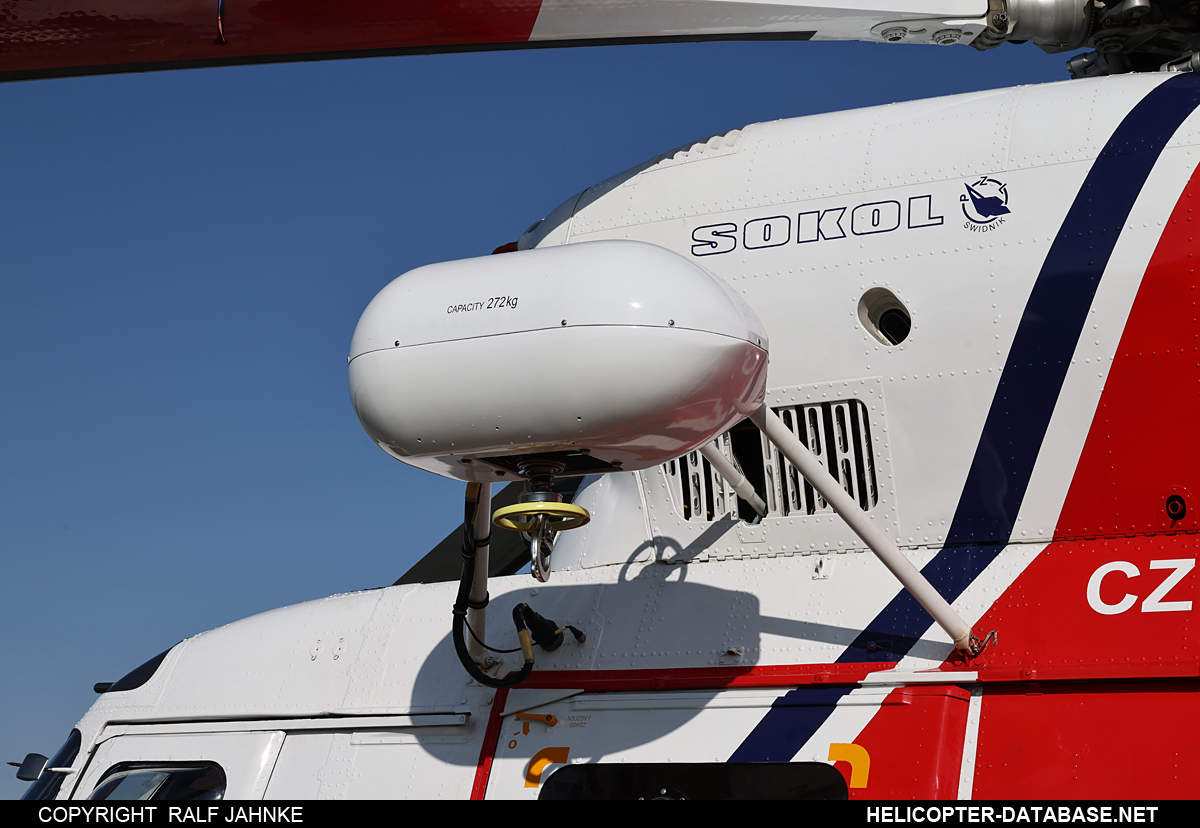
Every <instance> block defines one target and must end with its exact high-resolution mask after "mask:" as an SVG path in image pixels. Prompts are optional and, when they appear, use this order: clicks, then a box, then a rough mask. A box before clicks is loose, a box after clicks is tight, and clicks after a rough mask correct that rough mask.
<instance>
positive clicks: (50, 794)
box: [21, 730, 83, 800]
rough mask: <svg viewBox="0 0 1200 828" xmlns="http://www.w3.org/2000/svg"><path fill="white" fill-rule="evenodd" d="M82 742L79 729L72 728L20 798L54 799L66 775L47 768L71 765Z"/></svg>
mask: <svg viewBox="0 0 1200 828" xmlns="http://www.w3.org/2000/svg"><path fill="white" fill-rule="evenodd" d="M82 744H83V737H82V736H81V735H80V734H79V731H78V730H72V731H71V735H70V736H68V737H67V741H66V742H65V743H64V744H63V746H62V747H60V748H59V749H58V753H56V754H54V758H53V759H51V760H50V761H49V762H47V763H46V768H47V770H44V771H42V775H41V776H39V777H38V778H37V781H35V782H34V783H33V784H32V785H30V786H29V790H27V791H25V795H24V796H22V797H21V799H30V800H41V799H54V797H56V796H58V789H59V788H61V787H62V783H63V780H64V779H66V778H67V775H66V774H65V773H51V772H50V770H49V768H69V767H71V763H72V762H74V761H75V757H76V756H78V755H79V747H80V745H82Z"/></svg>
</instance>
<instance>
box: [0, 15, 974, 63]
mask: <svg viewBox="0 0 1200 828" xmlns="http://www.w3.org/2000/svg"><path fill="white" fill-rule="evenodd" d="M8 6H9V7H8V9H7V10H6V12H5V13H4V14H3V15H0V80H28V79H35V78H52V77H64V76H70V75H95V74H107V73H114V72H144V71H148V70H155V69H182V68H193V67H202V66H227V65H239V64H251V63H276V62H284V61H296V60H324V59H332V58H347V57H372V56H380V55H400V54H429V53H434V52H458V51H483V50H491V49H514V48H531V47H532V48H537V47H546V46H572V45H602V44H612V43H625V42H662V41H701V40H753V39H768V40H780V39H795V40H808V39H810V38H816V39H822V40H886V39H888V38H887V37H884V34H883V30H882V29H881V28H880V27H881V25H882V24H889V21H891V22H896V21H900V22H903V21H913V20H919V21H929V20H940V21H943V22H944V21H947V20H949V21H950V22H957V23H958V24H963V23H968V24H970V23H971V21H972V20H974V21H976V22H979V21H982V20H983V17H984V15H985V14H986V13H987V11H988V2H987V0H916V1H915V2H904V3H899V4H897V6H898V8H897V7H893V8H891V9H889V8H888V5H887V0H833V2H829V3H824V4H823V3H821V2H819V0H817V2H813V0H806V2H792V1H791V0H759V1H758V2H741V0H619V2H618V1H617V0H473V2H462V1H461V0H340V2H336V3H335V2H331V0H174V2H171V3H163V2H161V0H159V1H158V2H156V0H113V1H112V2H108V3H104V4H102V5H99V6H98V5H97V4H95V3H92V4H90V5H87V4H82V3H76V2H71V0H25V1H24V2H21V3H11V4H8ZM954 18H959V19H958V20H953V19H954ZM967 18H970V20H967ZM889 25H890V24H889ZM939 25H940V24H939ZM910 28H913V27H910ZM982 28H983V24H982V23H979V25H974V26H973V28H972V26H971V25H967V26H966V27H965V28H964V27H963V26H961V25H960V26H959V29H958V31H959V32H960V34H961V36H962V41H963V42H966V41H967V40H969V39H971V38H972V37H974V36H975V35H976V34H978V33H979V31H981V30H982ZM873 30H874V31H873ZM913 31H916V29H915V28H913ZM921 31H925V30H924V29H922V30H921Z"/></svg>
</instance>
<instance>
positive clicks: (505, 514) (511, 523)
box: [492, 501, 592, 532]
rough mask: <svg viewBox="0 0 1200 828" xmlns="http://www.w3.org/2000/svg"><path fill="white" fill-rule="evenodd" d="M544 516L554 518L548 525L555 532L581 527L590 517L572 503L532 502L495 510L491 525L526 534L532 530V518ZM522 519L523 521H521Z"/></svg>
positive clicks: (580, 507)
mask: <svg viewBox="0 0 1200 828" xmlns="http://www.w3.org/2000/svg"><path fill="white" fill-rule="evenodd" d="M538 515H545V516H546V517H548V518H556V520H552V521H551V523H550V528H551V529H553V530H554V531H555V532H565V531H567V530H568V529H576V528H578V527H580V526H583V525H584V524H585V523H587V522H588V521H589V520H591V519H592V516H591V515H590V514H588V510H587V509H585V508H583V507H582V506H576V505H575V504H574V503H552V502H549V501H533V502H530V503H514V504H513V505H512V506H505V507H504V508H503V509H497V510H496V514H494V515H492V523H493V524H495V525H496V526H499V527H500V528H501V529H513V530H515V531H517V532H528V531H530V530H531V529H533V526H534V518H535V517H536V516H538ZM522 518H524V519H522Z"/></svg>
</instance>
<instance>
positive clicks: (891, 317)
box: [858, 287, 912, 345]
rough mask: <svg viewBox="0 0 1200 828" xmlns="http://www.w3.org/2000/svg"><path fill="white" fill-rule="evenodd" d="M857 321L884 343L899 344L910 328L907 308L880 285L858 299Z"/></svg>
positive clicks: (894, 295)
mask: <svg viewBox="0 0 1200 828" xmlns="http://www.w3.org/2000/svg"><path fill="white" fill-rule="evenodd" d="M858 321H859V322H861V323H862V326H863V327H864V328H866V329H867V331H868V332H870V334H871V336H873V337H875V338H876V339H878V340H879V341H880V342H882V343H883V344H884V345H899V344H900V343H901V342H903V341H904V340H905V339H907V338H908V332H909V331H910V330H911V329H912V317H910V316H909V313H908V308H906V307H904V303H903V302H901V301H900V300H899V299H898V298H896V294H894V293H892V292H891V291H890V290H888V289H887V288H881V287H873V288H871V289H870V290H868V291H867V292H866V293H864V294H863V295H862V298H861V299H859V300H858Z"/></svg>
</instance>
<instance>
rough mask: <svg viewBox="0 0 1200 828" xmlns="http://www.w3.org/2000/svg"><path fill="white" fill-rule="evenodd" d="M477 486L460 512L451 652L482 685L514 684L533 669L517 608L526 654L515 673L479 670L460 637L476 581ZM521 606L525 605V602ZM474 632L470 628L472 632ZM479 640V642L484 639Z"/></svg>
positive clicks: (469, 491)
mask: <svg viewBox="0 0 1200 828" xmlns="http://www.w3.org/2000/svg"><path fill="white" fill-rule="evenodd" d="M479 489H480V484H479V483H468V484H467V498H466V503H465V506H464V512H465V514H464V515H463V568H462V578H461V579H460V580H459V582H458V596H457V597H456V598H455V600H454V610H453V612H454V621H453V624H452V632H453V638H454V651H455V653H457V654H458V660H459V661H460V662H461V663H462V666H463V669H465V670H466V671H467V674H468V675H469V676H470V677H471V678H473V679H475V680H476V681H477V682H479V683H480V684H482V685H484V686H485V687H495V688H502V687H515V686H516V685H518V684H520V683H521V682H523V681H524V680H525V679H526V677H527V676H528V675H529V673H530V672H531V671H532V670H533V641H532V639H531V638H530V635H529V631H528V630H527V629H526V628H525V623H524V619H523V618H522V617H521V615H520V613H519V612H518V611H517V610H516V609H514V610H513V622H514V623H515V624H516V625H517V637H518V638H519V639H520V641H521V652H522V653H524V655H525V663H524V665H522V667H521V669H520V670H518V671H517V672H515V673H510V674H509V675H508V676H506V677H504V678H502V679H498V678H493V677H492V676H489V675H488V674H487V673H485V672H483V671H482V670H480V669H479V666H478V665H476V664H475V659H473V658H471V653H470V651H469V650H468V649H467V642H466V638H465V637H464V636H463V627H465V626H466V625H467V609H468V608H469V607H470V605H471V603H472V602H471V583H472V582H473V581H474V580H475V515H476V512H477V511H478V509H479ZM520 606H524V604H522V605H520ZM474 634H475V633H474V632H473V631H472V633H471V635H474ZM475 640H476V641H478V640H479V639H478V638H476V639H475ZM480 643H481V644H482V643H483V642H480ZM485 646H486V645H485Z"/></svg>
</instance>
